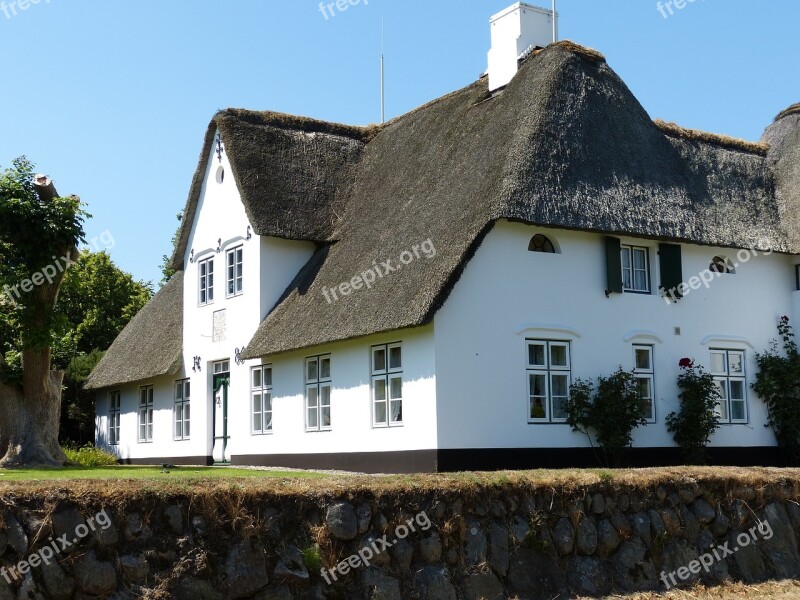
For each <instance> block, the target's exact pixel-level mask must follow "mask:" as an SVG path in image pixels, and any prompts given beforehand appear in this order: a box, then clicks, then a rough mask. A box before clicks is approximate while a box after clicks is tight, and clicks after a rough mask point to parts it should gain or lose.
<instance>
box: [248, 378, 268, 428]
mask: <svg viewBox="0 0 800 600" xmlns="http://www.w3.org/2000/svg"><path fill="white" fill-rule="evenodd" d="M250 381H251V386H250V388H251V398H252V400H253V404H252V412H253V423H252V425H253V434H254V435H263V434H267V433H272V367H271V366H269V365H267V366H260V367H255V368H254V369H253V370H252V371H251V372H250Z"/></svg>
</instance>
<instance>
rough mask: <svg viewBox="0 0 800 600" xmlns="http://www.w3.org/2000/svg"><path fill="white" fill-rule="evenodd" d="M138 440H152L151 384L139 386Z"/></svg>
mask: <svg viewBox="0 0 800 600" xmlns="http://www.w3.org/2000/svg"><path fill="white" fill-rule="evenodd" d="M139 441H140V442H152V441H153V386H152V385H148V386H144V387H141V388H139Z"/></svg>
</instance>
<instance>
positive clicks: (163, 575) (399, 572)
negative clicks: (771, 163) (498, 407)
mask: <svg viewBox="0 0 800 600" xmlns="http://www.w3.org/2000/svg"><path fill="white" fill-rule="evenodd" d="M451 487H452V486H451ZM799 491H800V490H799V489H798V483H797V482H794V481H791V482H788V481H787V482H780V481H778V482H777V483H773V484H769V485H766V486H765V485H758V486H754V485H753V486H748V485H742V484H736V485H723V484H721V483H718V484H715V485H713V486H707V485H700V484H697V483H691V482H689V483H687V482H683V483H680V484H669V483H664V484H662V485H654V486H652V487H649V488H645V489H635V488H626V487H624V486H616V485H614V483H613V481H608V482H607V483H605V484H601V485H593V486H584V487H580V486H578V487H567V486H557V487H555V488H553V487H551V488H548V487H545V486H542V487H535V486H529V487H525V488H523V487H519V486H518V487H514V486H509V485H497V486H494V487H479V486H471V487H470V486H466V487H464V488H463V489H457V488H454V489H451V490H449V491H436V490H425V491H415V490H413V488H410V489H406V490H402V491H397V492H389V493H387V492H385V491H383V492H378V491H370V490H368V489H363V488H362V489H354V490H352V491H343V492H342V493H341V494H340V495H337V496H331V495H325V494H323V495H314V494H299V493H295V492H292V493H288V494H287V493H283V494H273V493H269V492H257V493H253V492H246V491H244V489H243V488H241V487H237V486H231V487H230V488H229V489H227V490H225V491H218V490H217V491H213V492H210V493H207V494H205V495H203V494H201V493H193V492H191V491H189V490H187V491H186V493H184V494H181V493H175V492H171V493H169V494H165V493H163V492H161V493H158V492H155V491H153V492H139V493H137V494H136V495H135V496H134V497H130V498H125V497H124V496H120V495H119V494H117V495H116V496H115V497H114V499H113V500H111V499H110V498H108V497H104V496H103V495H101V494H99V493H98V494H95V495H89V496H86V495H83V494H81V495H78V494H75V493H71V492H69V491H65V490H60V491H53V492H48V493H47V494H37V495H31V496H26V495H25V494H15V495H9V494H6V495H3V496H0V515H1V516H2V523H0V566H2V567H3V568H4V569H6V570H5V571H2V572H0V573H5V575H4V576H3V577H0V600H12V599H22V598H26V599H28V598H54V599H58V600H67V599H69V598H90V597H114V598H128V597H131V598H132V597H146V598H178V599H188V600H206V599H208V600H211V599H222V598H251V597H252V598H260V599H270V598H272V599H280V600H292V599H301V598H302V599H322V598H348V599H360V598H364V599H372V600H377V599H386V600H395V599H400V598H420V599H423V600H425V599H427V600H455V599H456V598H459V599H462V598H463V599H469V600H472V599H477V598H487V599H492V600H495V599H505V598H520V599H527V598H530V599H538V598H548V599H549V598H554V597H556V596H557V595H559V594H562V597H569V596H570V595H575V594H582V595H591V596H601V595H604V594H607V593H609V592H611V591H612V590H616V591H620V592H628V591H640V590H658V589H662V590H663V589H664V587H665V582H666V583H667V584H668V585H670V586H671V585H672V583H671V581H670V579H669V574H670V573H673V577H674V578H675V581H676V582H677V583H681V584H683V585H689V584H693V583H695V582H698V581H700V582H703V583H705V584H709V585H714V584H718V583H720V582H723V581H727V580H740V581H745V582H757V581H762V580H766V579H784V578H795V577H798V576H800V555H798V544H797V540H798V535H800V506H798V504H797V502H796V500H798V499H799V498H800V493H798V492H799ZM102 515H105V516H107V517H108V520H106V519H105V516H103V517H102V518H101V516H102ZM759 523H761V529H753V528H754V527H757V526H758V524H759ZM399 526H404V527H405V529H402V528H400V529H398V527H399ZM768 530H769V531H770V532H771V535H768V533H767V531H768ZM76 532H78V533H77V534H76ZM748 532H750V533H748ZM384 535H385V536H386V537H385V538H384V537H383V536H384ZM742 536H744V537H742ZM77 538H81V539H77ZM400 538H403V539H400ZM767 538H768V539H767ZM76 539H77V541H75V543H74V544H72V543H71V542H72V541H73V540H76ZM378 540H384V541H386V542H388V543H389V544H391V547H388V548H385V549H384V548H383V543H382V542H381V541H378ZM744 540H749V541H748V543H747V544H742V542H743V541H744ZM60 541H66V542H70V543H71V545H70V546H69V547H68V548H65V549H63V550H61V548H60ZM48 545H49V546H50V547H51V548H56V549H58V550H59V552H58V554H57V555H56V557H55V559H52V560H49V561H48V562H49V564H43V563H42V564H37V565H36V566H35V568H32V569H31V570H29V571H28V572H27V573H26V574H25V575H24V577H22V575H23V574H22V573H21V572H20V573H19V574H20V577H22V579H21V581H19V580H15V579H14V575H11V571H9V569H11V568H19V565H20V561H21V560H27V561H28V562H29V563H31V564H32V563H41V562H42V561H41V558H40V560H39V561H37V560H36V559H33V560H31V556H33V555H35V554H36V553H37V552H38V553H39V554H38V555H39V556H40V557H43V556H45V555H47V554H50V553H49V552H46V551H45V552H42V548H44V547H45V546H48ZM364 548H370V549H371V552H366V551H365V550H363V549H364ZM376 550H379V551H377V552H376ZM359 551H361V556H359V555H358V552H359ZM370 553H371V554H372V555H373V556H371V557H369V558H368V557H367V555H368V554H370ZM704 553H709V554H708V555H707V556H713V557H714V558H713V560H709V559H707V562H706V563H704V564H703V565H702V566H701V568H697V564H699V563H693V561H695V560H696V559H697V558H698V556H700V555H702V554H704ZM714 553H716V555H715V554H714ZM365 558H368V561H369V562H370V565H369V566H366V565H364V560H363V559H365ZM717 558H719V560H717ZM337 564H339V565H340V567H339V568H338V570H336V569H335V566H336V565H337ZM321 568H325V569H326V570H325V572H324V574H323V573H321V572H320V569H321ZM331 569H334V570H331ZM23 570H25V569H23ZM695 570H697V571H699V572H698V573H694V572H692V571H695ZM662 572H663V576H662ZM6 575H7V576H8V577H9V578H10V579H12V582H13V584H12V585H10V586H9V585H8V584H7V583H6V580H5V576H6Z"/></svg>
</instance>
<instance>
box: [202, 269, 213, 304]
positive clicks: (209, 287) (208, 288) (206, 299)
mask: <svg viewBox="0 0 800 600" xmlns="http://www.w3.org/2000/svg"><path fill="white" fill-rule="evenodd" d="M198 269H199V270H200V306H204V305H206V304H211V303H213V302H214V259H213V258H207V259H205V260H201V261H200V262H199V263H198Z"/></svg>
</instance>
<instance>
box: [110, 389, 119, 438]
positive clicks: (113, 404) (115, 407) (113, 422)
mask: <svg viewBox="0 0 800 600" xmlns="http://www.w3.org/2000/svg"><path fill="white" fill-rule="evenodd" d="M121 407H122V392H120V391H113V392H109V394H108V445H109V446H119V430H120V411H121Z"/></svg>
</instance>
